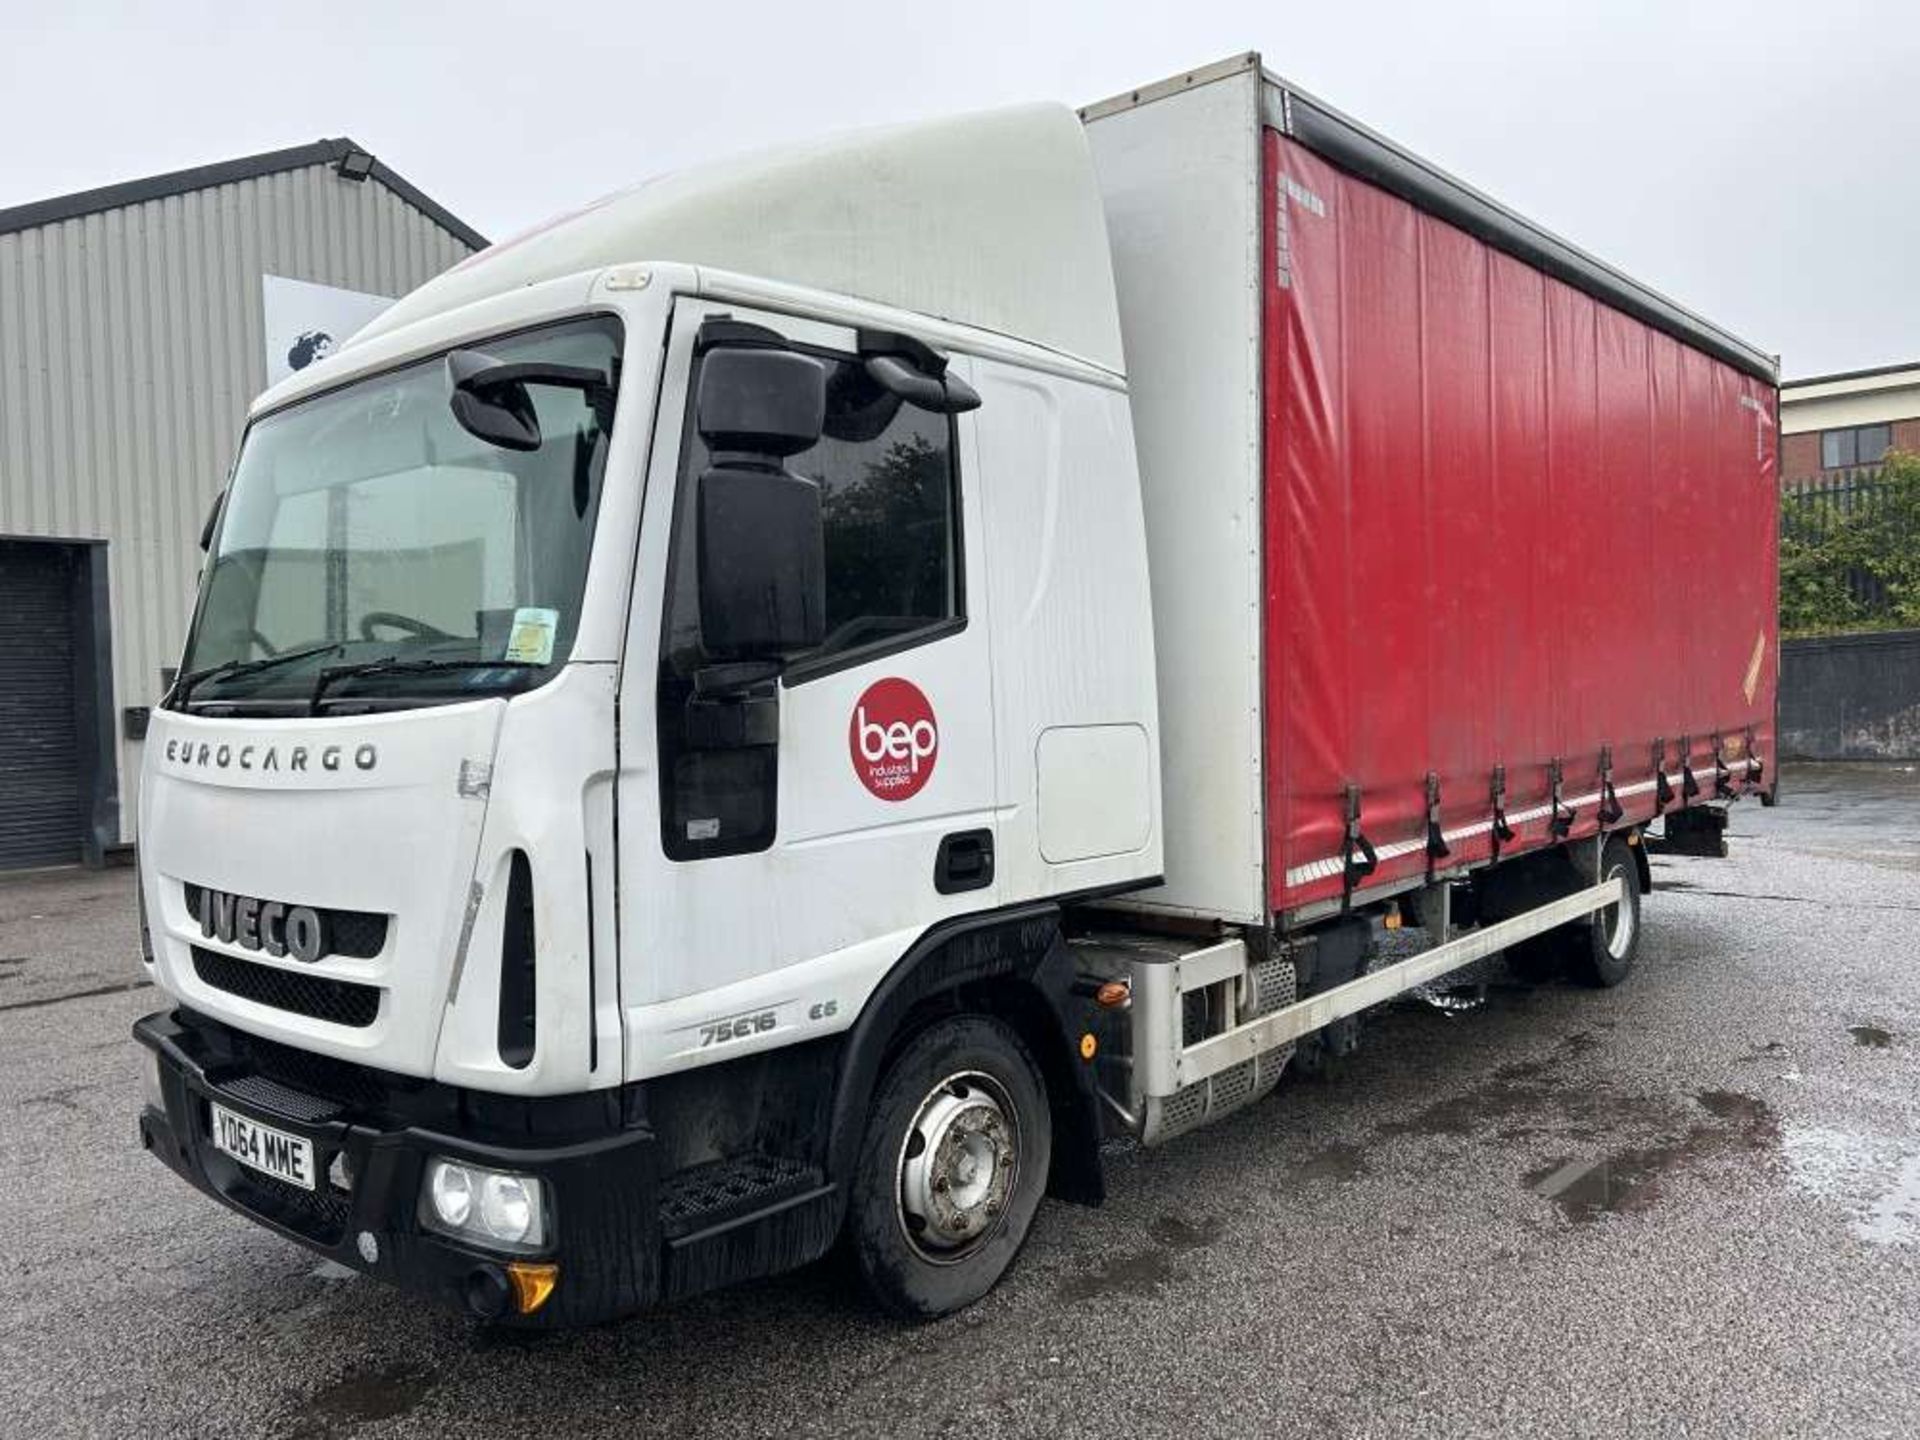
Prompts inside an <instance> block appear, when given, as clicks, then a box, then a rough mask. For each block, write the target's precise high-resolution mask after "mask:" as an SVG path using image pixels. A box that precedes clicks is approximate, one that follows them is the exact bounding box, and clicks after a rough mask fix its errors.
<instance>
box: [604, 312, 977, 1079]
mask: <svg viewBox="0 0 1920 1440" xmlns="http://www.w3.org/2000/svg"><path fill="white" fill-rule="evenodd" d="M719 320H731V321H735V322H747V323H749V324H753V325H757V326H760V327H764V329H765V330H766V331H769V332H772V334H773V335H775V336H777V337H778V338H779V339H780V341H782V342H784V343H785V344H787V345H789V346H791V347H793V348H794V349H796V350H799V351H801V352H802V353H805V354H808V355H812V356H815V357H817V358H818V359H819V360H820V361H821V362H822V364H824V365H825V366H826V367H827V415H826V427H825V435H824V436H823V438H822V439H821V441H820V442H819V443H818V444H816V445H815V446H814V447H813V448H812V449H810V450H807V451H805V452H803V453H801V454H799V455H795V456H793V457H791V458H790V459H789V460H788V462H787V467H788V469H789V470H791V471H793V472H795V473H797V474H800V475H804V476H806V477H808V478H810V479H812V480H814V481H815V482H816V483H818V484H819V486H820V487H821V509H822V514H823V517H824V529H825V560H826V563H825V577H826V638H825V640H824V641H823V643H822V644H821V645H820V646H819V647H818V648H817V649H816V650H814V651H812V652H810V653H809V654H807V655H804V656H801V657H799V658H797V659H796V660H794V661H792V662H790V663H789V664H788V666H787V667H786V669H785V671H784V673H782V674H781V675H780V676H779V678H778V679H777V681H773V682H770V683H767V684H765V685H764V686H763V688H762V690H761V691H760V693H759V694H757V695H756V696H754V697H753V699H754V700H755V702H756V705H757V706H758V709H757V714H758V716H759V717H760V718H759V720H758V721H756V722H755V723H754V724H753V725H750V726H748V727H746V728H747V730H748V731H750V732H754V734H752V735H750V736H749V738H750V739H756V740H757V741H759V742H764V741H765V739H766V738H767V737H768V735H769V734H771V738H772V743H770V744H769V743H735V742H734V739H733V738H729V737H720V738H717V739H716V736H715V735H714V733H713V730H714V727H712V726H708V725H703V724H699V723H695V722H694V721H693V720H691V719H690V718H689V717H690V714H691V712H692V710H694V709H696V708H698V706H699V705H700V704H701V703H702V701H703V700H704V699H707V698H710V696H711V694H712V693H713V692H715V691H716V690H718V689H719V688H720V686H719V681H718V679H716V677H715V675H714V674H713V673H711V672H712V667H711V666H710V663H709V662H708V661H707V660H706V659H705V657H703V655H702V652H701V646H700V635H699V616H698V588H697V587H698V574H697V563H698V561H697V554H696V551H697V547H696V546H695V544H694V543H693V535H692V530H693V518H692V517H693V513H694V512H693V500H694V496H695V493H696V488H697V485H698V482H699V476H700V474H701V473H702V471H703V470H704V469H706V468H707V467H708V465H709V463H710V457H709V454H708V449H707V446H706V444H705V443H704V441H703V440H702V438H701V437H700V435H699V434H698V430H697V424H696V423H695V420H694V414H693V411H694V405H693V403H692V397H693V396H694V395H696V394H697V391H698V386H699V376H700V364H701V354H700V341H701V334H702V327H703V325H707V324H708V323H709V322H713V321H719ZM707 333H708V335H709V337H711V336H712V335H713V334H715V333H717V332H716V331H715V330H713V329H709V330H708V332H707ZM667 358H668V364H667V367H666V372H665V373H666V379H665V382H664V383H663V387H662V395H661V403H660V408H659V412H658V415H659V418H658V421H657V426H658V428H657V432H656V434H655V437H654V445H653V449H652V459H651V461H650V465H649V473H648V476H647V494H646V500H645V507H644V519H643V522H642V531H641V543H640V547H639V561H638V570H637V574H636V579H635V588H634V600H633V606H632V621H631V629H630V633H629V636H628V642H627V653H626V661H625V665H624V669H623V677H624V678H623V681H622V701H621V721H620V731H621V758H620V776H619V793H618V804H619V816H620V865H621V882H622V883H621V891H620V901H619V904H620V915H621V931H620V934H621V941H620V944H621V966H622V1002H623V1005H624V1006H625V1008H626V1010H627V1015H628V1037H629V1039H628V1058H629V1075H630V1077H637V1076H640V1075H646V1074H654V1073H659V1072H661V1071H663V1070H671V1069H679V1068H684V1067H685V1066H688V1065H692V1064H698V1063H702V1062H703V1061H705V1060H708V1059H719V1058H722V1057H723V1056H727V1057H730V1056H733V1055H737V1054H740V1053H744V1052H747V1051H750V1050H753V1049H759V1048H766V1047H769V1046H772V1045H776V1044H784V1043H788V1042H790V1041H792V1040H794V1039H797V1038H808V1036H807V1035H805V1034H798V1035H797V1034H796V1033H795V1032H796V1031H804V1032H812V1033H818V1034H827V1033H830V1032H831V1031H833V1030H835V1029H838V1028H842V1027H844V1026H845V1025H847V1024H850V1023H851V1021H852V1019H853V1018H854V1016H855V1015H856V1014H857V1012H858V1009H859V1006H860V1004H861V1003H862V1002H863V1001H864V999H865V997H866V995H867V994H868V993H869V992H870V990H871V988H872V986H873V985H874V984H875V983H876V982H877V981H878V979H879V978H880V977H881V976H882V975H884V974H885V972H886V970H887V969H888V968H889V967H890V966H891V965H892V964H893V963H894V962H895V961H896V960H898V959H899V958H900V956H901V955H902V954H903V953H904V952H905V950H906V949H907V947H908V946H909V945H910V944H911V943H912V942H913V941H914V940H915V939H916V938H917V937H918V936H919V935H920V934H921V933H922V932H924V931H925V930H926V929H927V928H928V927H929V926H930V925H933V924H934V923H936V922H937V921H939V920H940V919H942V918H944V917H947V916H951V915H955V914H960V913H965V912H969V911H974V910H980V909H986V908H990V907H992V906H993V905H995V904H996V903H998V885H997V883H996V881H995V879H994V866H993V847H994V837H995V829H996V811H995V806H996V800H997V797H996V795H995V793H994V786H995V778H994V776H995V767H994V745H993V707H992V699H991V693H992V692H991V678H990V669H989V663H988V649H987V645H988V640H987V636H988V626H987V624H986V623H985V616H984V614H983V613H981V607H982V606H983V605H984V603H985V596H986V588H987V587H986V579H985V569H984V565H983V563H982V557H981V555H980V546H979V545H978V544H977V543H975V542H976V541H977V537H978V536H979V535H980V532H981V519H980V500H979V497H978V495H977V494H975V493H974V489H975V487H973V486H972V485H970V484H969V483H968V475H969V470H970V468H971V467H970V464H969V461H970V458H971V456H972V455H973V453H974V448H975V447H974V427H975V425H976V424H977V423H978V421H977V417H976V416H974V415H962V416H957V417H955V416H947V415H941V414H935V413H932V412H929V411H926V410H921V409H916V408H914V407H913V406H911V405H909V404H906V403H904V402H902V401H900V400H899V399H898V398H897V397H894V396H891V395H890V394H889V393H888V392H886V391H885V390H884V389H883V388H882V387H881V386H879V385H878V384H877V383H876V382H875V381H874V380H873V379H872V378H871V376H870V374H869V372H868V370H867V368H866V365H865V362H864V361H863V359H862V357H861V356H860V354H859V351H858V340H857V337H856V335H855V333H854V332H853V331H852V330H851V329H849V328H846V327H843V326H838V325H833V324H827V323H821V322H816V321H813V320H807V319H800V318H796V317H793V316H790V315H783V314H772V313H761V312H756V311H754V310H752V309H749V308H746V307H742V306H738V305H718V304H715V303H712V302H708V301H701V300H691V299H682V300H680V301H678V302H677V303H676V307H675V312H674V317H673V322H672V325H671V328H670V331H669V338H668V357H667ZM951 363H952V364H953V366H954V368H955V373H958V374H960V375H962V376H963V378H964V375H965V373H966V368H965V362H964V360H961V359H958V358H956V359H954V360H953V361H951ZM703 670H705V671H708V672H709V673H707V674H704V675H703ZM733 698H739V697H733ZM769 702H770V703H771V705H772V707H773V709H772V712H771V713H769V712H768V710H767V709H766V708H765V706H766V704H767V703H769ZM769 722H770V724H771V731H769V730H768V723H769ZM722 728H724V727H722Z"/></svg>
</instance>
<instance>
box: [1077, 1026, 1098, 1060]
mask: <svg viewBox="0 0 1920 1440" xmlns="http://www.w3.org/2000/svg"><path fill="white" fill-rule="evenodd" d="M1099 1050H1100V1042H1099V1041H1098V1040H1096V1039H1094V1038H1093V1032H1092V1031H1091V1030H1089V1031H1088V1032H1087V1033H1086V1034H1084V1035H1082V1036H1081V1037H1080V1058H1081V1059H1082V1060H1091V1059H1093V1057H1094V1056H1095V1055H1096V1054H1097V1053H1099Z"/></svg>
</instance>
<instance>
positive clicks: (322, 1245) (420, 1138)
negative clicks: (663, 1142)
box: [133, 1013, 663, 1328]
mask: <svg viewBox="0 0 1920 1440" xmlns="http://www.w3.org/2000/svg"><path fill="white" fill-rule="evenodd" d="M133 1034H134V1038H135V1039H136V1040H137V1041H139V1043H140V1044H142V1045H144V1046H146V1047H147V1048H148V1049H150V1050H152V1051H153V1052H154V1054H155V1055H156V1056H157V1057H158V1059H159V1069H160V1093H161V1098H162V1100H163V1102H164V1109H163V1110H162V1109H155V1108H154V1107H153V1106H152V1105H151V1104H148V1105H147V1106H145V1107H144V1108H143V1110H142V1112H141V1115H140V1140H141V1143H142V1144H143V1145H144V1146H145V1147H146V1148H147V1149H148V1150H150V1151H152V1152H153V1153H154V1154H155V1155H157V1156H158V1157H159V1158H160V1159H161V1160H163V1161H165V1162H166V1164H167V1166H168V1167H169V1168H170V1169H172V1170H173V1171H174V1172H175V1173H176V1174H178V1175H180V1176H181V1178H183V1179H185V1180H186V1181H187V1182H188V1183H190V1184H192V1185H193V1186H194V1187H195V1188H197V1189H199V1190H202V1191H204V1192H205V1193H206V1194H208V1195H210V1196H212V1197H213V1198H214V1199H216V1200H218V1201H219V1202H220V1203H221V1204H223V1205H226V1206H227V1207H229V1208H230V1209H233V1210H236V1211H238V1212H239V1213H241V1214H243V1215H245V1216H246V1217H247V1218H248V1219H250V1220H253V1221H256V1222H257V1223H259V1224H262V1225H265V1226H267V1227H268V1228H269V1229H272V1230H275V1231H277V1232H279V1233H280V1234H281V1235H284V1236H286V1237H287V1238H288V1239H290V1240H293V1241H296V1242H298V1243H299V1244H301V1245H304V1246H306V1247H307V1248H308V1249H310V1250H314V1251H316V1252H318V1253H319V1254H322V1255H325V1256H326V1257H327V1258H329V1259H331V1260H335V1261H338V1262H339V1263H340V1264H342V1265H346V1266H349V1267H351V1268H353V1269H355V1270H358V1271H362V1272H365V1273H367V1274H369V1275H373V1276H376V1277H377V1278H379V1279H382V1280H385V1281H388V1282H390V1283H392V1284H395V1285H398V1286H401V1287H403V1288H405V1289H408V1290H413V1291H416V1292H420V1293H424V1294H428V1295H431V1296H433V1297H435V1298H436V1299H439V1300H441V1301H444V1302H446V1303H450V1304H453V1305H456V1306H460V1307H462V1308H466V1309H471V1310H473V1311H475V1312H476V1313H480V1314H483V1315H486V1316H487V1317H488V1318H494V1319H498V1320H500V1321H501V1322H503V1323H507V1324H518V1325H525V1326H532V1327H542V1328H556V1327H564V1326H570V1325H584V1324H592V1323H595V1322H597V1321H601V1320H606V1319H610V1318H613V1317H615V1316H619V1315H625V1314H630V1313H632V1312H634V1311H636V1310H640V1309H643V1308H645V1307H646V1306H647V1305H649V1304H651V1303H653V1302H654V1301H655V1300H657V1299H658V1298H660V1295H661V1293H662V1283H661V1269H662V1264H661V1262H662V1253H663V1251H662V1237H661V1234H660V1229H659V1218H658V1191H659V1177H658V1176H657V1174H656V1171H655V1160H656V1147H655V1145H654V1137H653V1134H652V1132H651V1130H650V1129H649V1128H647V1126H646V1125H645V1124H644V1122H642V1121H640V1120H638V1119H637V1118H635V1117H634V1116H633V1115H631V1114H628V1115H626V1116H625V1117H624V1118H614V1119H610V1120H609V1121H608V1122H607V1123H605V1124H604V1125H599V1126H595V1125H592V1124H587V1125H584V1126H583V1125H582V1124H581V1123H579V1117H578V1115H577V1114H576V1116H574V1117H573V1123H569V1124H565V1125H559V1126H554V1127H552V1134H551V1136H549V1135H548V1134H541V1133H530V1132H535V1131H539V1130H545V1129H547V1128H548V1127H546V1126H539V1125H535V1124H533V1123H532V1116H531V1112H521V1111H507V1112H504V1113H502V1114H500V1115H498V1116H494V1117H492V1119H493V1120H494V1121H495V1122H497V1123H474V1120H473V1117H472V1116H471V1115H470V1114H469V1113H468V1112H469V1107H467V1106H465V1105H462V1104H459V1103H457V1101H458V1100H459V1098H460V1095H461V1092H454V1091H447V1090H445V1089H444V1087H434V1086H427V1085H424V1084H422V1085H421V1086H420V1091H421V1092H432V1093H428V1094H426V1095H425V1098H426V1099H429V1100H441V1101H443V1102H446V1103H444V1104H443V1105H442V1106H441V1107H440V1109H441V1118H440V1119H439V1120H438V1121H436V1123H433V1124H423V1123H421V1122H419V1121H418V1120H408V1119H403V1118H397V1116H396V1114H395V1108H402V1109H403V1108H406V1107H404V1106H401V1107H388V1106H386V1105H383V1104H381V1103H380V1102H379V1099H378V1097H374V1096H368V1097H361V1099H360V1100H359V1102H358V1103H356V1102H355V1101H354V1100H351V1099H348V1100H343V1099H340V1098H338V1097H336V1096H332V1095H327V1096H322V1095H317V1094H312V1093H308V1091H306V1090H304V1089H300V1088H296V1087H294V1086H291V1085H288V1084H286V1083H283V1082H282V1081H280V1080H278V1079H274V1078H271V1077H269V1076H267V1075H264V1074H261V1073H258V1070H257V1069H256V1067H253V1066H250V1065H247V1064H244V1063H238V1062H236V1061H235V1060H234V1059H233V1057H232V1056H231V1055H230V1054H228V1053H226V1052H225V1050H224V1049H223V1047H222V1046H221V1045H220V1044H219V1036H218V1034H217V1033H214V1034H210V1033H208V1032H205V1031H202V1030H200V1029H198V1028H195V1027H193V1026H191V1025H188V1024H185V1023H182V1020H181V1018H180V1017H179V1016H177V1015H175V1014H172V1013H161V1014H157V1015H149V1016H148V1017H146V1018H145V1019H144V1020H141V1021H139V1022H138V1023H136V1024H135V1026H134V1029H133ZM413 1098H414V1099H415V1101H416V1102H417V1101H418V1100H419V1099H420V1098H421V1096H418V1095H416V1096H415V1097H413ZM469 1098H471V1097H469ZM212 1100H217V1101H218V1102H219V1103H220V1104H221V1105H222V1106H225V1107H226V1108H228V1109H230V1110H234V1111H237V1112H239V1113H240V1114H242V1115H245V1116H248V1117H250V1118H253V1119H255V1120H258V1121H259V1122H260V1123H262V1124H264V1125H269V1126H271V1127H273V1128H274V1129H277V1130H284V1131H287V1132H289V1133H291V1134H294V1135H298V1136H300V1137H302V1138H303V1139H306V1140H308V1141H310V1142H311V1143H312V1145H313V1147H314V1161H315V1165H314V1168H315V1171H316V1188H315V1189H314V1190H312V1191H306V1190H302V1189H300V1188H299V1187H297V1186H294V1185H291V1184H287V1183H284V1182H282V1181H278V1180H275V1179H272V1178H270V1177H268V1176H265V1175H262V1174H260V1173H258V1172H256V1171H254V1170H251V1169H248V1168H247V1167H245V1166H242V1165H240V1164H238V1163H237V1162H236V1161H234V1160H232V1159H230V1158H229V1157H228V1156H227V1155H225V1154H224V1153H223V1152H221V1151H220V1150H218V1149H217V1148H216V1147H215V1146H214V1144H213V1140H212V1138H211V1134H210V1130H209V1118H208V1116H209V1112H208V1103H209V1102H210V1101H212ZM608 1108H609V1110H618V1109H619V1107H618V1106H617V1105H614V1104H612V1102H609V1106H608ZM516 1127H517V1128H518V1130H519V1131H520V1132H521V1133H517V1134H516V1133H512V1132H513V1130H514V1129H515V1128H516ZM343 1154H344V1155H345V1157H346V1161H347V1165H348V1167H349V1169H350V1173H351V1176H352V1185H351V1189H350V1190H346V1191H342V1190H340V1189H339V1188H337V1187H336V1186H334V1185H333V1184H332V1183H331V1180H330V1178H329V1171H330V1170H331V1169H332V1167H333V1162H334V1159H335V1157H336V1156H340V1155H343ZM434 1155H446V1156H450V1157H452V1158H454V1159H465V1160H471V1161H474V1162H476V1163H478V1164H481V1165H487V1166H492V1167H494V1168H496V1169H502V1170H513V1171H518V1172H520V1173H523V1174H531V1175H537V1176H538V1177H540V1179H542V1180H543V1181H545V1182H546V1186H547V1193H548V1195H549V1197H550V1203H551V1205H552V1218H551V1221H550V1233H551V1243H550V1244H549V1246H548V1248H547V1250H546V1251H545V1252H544V1253H542V1254H539V1255H534V1256H524V1257H514V1256H507V1255H500V1254H495V1253H492V1252H489V1251H487V1250H484V1249H481V1248H480V1247H478V1246H475V1245H470V1244H467V1243H465V1242H463V1241H460V1240H455V1239H452V1238H450V1237H448V1236H444V1235H440V1234H438V1233H436V1232H433V1231H429V1230H426V1229H424V1228H423V1227H422V1226H421V1224H420V1222H419V1218H418V1206H419V1196H420V1182H421V1177H422V1174H423V1172H424V1170H425V1168H426V1164H427V1161H428V1159H429V1158H430V1157H431V1156H434ZM516 1258H519V1259H532V1260H539V1261H551V1262H554V1263H556V1264H558V1266H559V1271H560V1274H559V1283H558V1285H557V1287H556V1288H555V1290H554V1292H553V1294H552V1296H551V1297H550V1298H549V1299H548V1300H547V1301H546V1303H545V1304H544V1305H542V1306H541V1307H540V1308H539V1309H538V1310H536V1311H534V1313H533V1314H531V1315H520V1314H518V1313H516V1311H515V1309H514V1307H513V1305H512V1304H511V1303H510V1302H508V1303H505V1304H504V1308H500V1307H501V1305H502V1302H503V1301H504V1298H505V1296H506V1294H507V1287H506V1284H505V1279H504V1275H503V1273H502V1269H503V1267H504V1265H505V1264H506V1262H507V1261H508V1260H510V1259H516Z"/></svg>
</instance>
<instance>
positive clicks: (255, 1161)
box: [211, 1105, 313, 1190]
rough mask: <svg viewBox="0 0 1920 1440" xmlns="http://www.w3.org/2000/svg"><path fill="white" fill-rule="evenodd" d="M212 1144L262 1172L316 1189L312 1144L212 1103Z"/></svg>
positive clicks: (290, 1182)
mask: <svg viewBox="0 0 1920 1440" xmlns="http://www.w3.org/2000/svg"><path fill="white" fill-rule="evenodd" d="M211 1108H212V1110H213V1143H214V1144H215V1145H216V1146H218V1147H219V1148H220V1149H221V1150H223V1151H225V1152H226V1153H227V1154H229V1155H231V1156H232V1157H233V1158H234V1159H236V1160H238V1161H239V1162H240V1163H241V1164H242V1165H248V1166H251V1167H252V1168H253V1169H255V1170H258V1171H259V1172H260V1173H261V1174H262V1175H271V1176H273V1178H274V1179H276V1180H284V1181H286V1182H287V1184H289V1185H298V1186H299V1187H300V1188H301V1189H302V1190H311V1189H313V1143H312V1142H311V1141H308V1140H302V1139H301V1138H300V1137H299V1136H298V1135H289V1134H287V1133H286V1131H284V1130H275V1129H274V1128H273V1127H272V1126H270V1125H262V1124H260V1123H259V1122H258V1121H257V1120H249V1119H247V1117H246V1116H244V1115H236V1114H234V1113H233V1111H231V1110H225V1109H222V1108H221V1107H220V1106H218V1105H213V1106H212V1107H211Z"/></svg>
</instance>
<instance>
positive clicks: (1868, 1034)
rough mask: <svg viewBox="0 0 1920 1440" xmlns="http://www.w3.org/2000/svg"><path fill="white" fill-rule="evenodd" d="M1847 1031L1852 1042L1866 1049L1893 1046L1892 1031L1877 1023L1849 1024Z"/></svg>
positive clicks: (1882, 1048) (1889, 1047)
mask: <svg viewBox="0 0 1920 1440" xmlns="http://www.w3.org/2000/svg"><path fill="white" fill-rule="evenodd" d="M1847 1033H1848V1034H1849V1035H1851V1036H1853V1043H1854V1044H1856V1045H1859V1046H1861V1047H1862V1048H1864V1049H1867V1050H1890V1049H1892V1048H1893V1032H1892V1031H1891V1030H1882V1029H1881V1028H1880V1027H1879V1026H1878V1025H1849V1026H1848V1027H1847Z"/></svg>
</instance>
